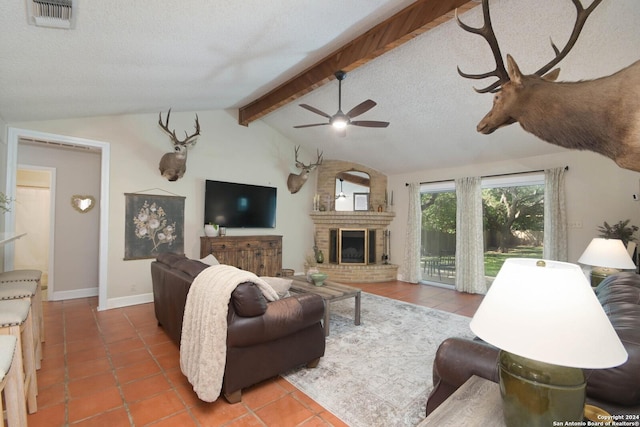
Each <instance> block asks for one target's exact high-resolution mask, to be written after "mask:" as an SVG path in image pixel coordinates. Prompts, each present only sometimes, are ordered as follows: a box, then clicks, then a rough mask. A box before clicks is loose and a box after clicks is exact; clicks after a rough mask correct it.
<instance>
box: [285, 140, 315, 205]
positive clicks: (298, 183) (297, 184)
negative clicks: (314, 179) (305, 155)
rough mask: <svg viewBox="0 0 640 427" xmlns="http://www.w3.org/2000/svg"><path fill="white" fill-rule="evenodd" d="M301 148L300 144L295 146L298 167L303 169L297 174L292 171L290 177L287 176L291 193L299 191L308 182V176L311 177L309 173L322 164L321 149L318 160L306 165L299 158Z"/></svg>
mask: <svg viewBox="0 0 640 427" xmlns="http://www.w3.org/2000/svg"><path fill="white" fill-rule="evenodd" d="M299 149H300V146H299V145H298V146H297V147H296V148H295V151H296V167H297V168H298V169H302V171H301V172H300V173H299V174H297V175H296V174H294V173H290V174H289V177H288V178H287V188H288V189H289V191H290V192H291V194H296V193H297V192H298V191H300V189H301V188H302V186H303V185H304V183H305V182H307V178H309V174H310V173H311V171H313V170H314V169H315V168H316V167H318V166H320V165H321V164H322V153H321V152H320V151H317V153H318V160H316V162H315V163H310V164H309V165H305V164H304V163H302V162H300V161H299V160H298V150H299Z"/></svg>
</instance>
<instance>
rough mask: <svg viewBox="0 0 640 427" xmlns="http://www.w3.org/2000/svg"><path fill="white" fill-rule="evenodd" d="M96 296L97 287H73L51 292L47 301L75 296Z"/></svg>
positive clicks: (62, 299)
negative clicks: (68, 289)
mask: <svg viewBox="0 0 640 427" xmlns="http://www.w3.org/2000/svg"><path fill="white" fill-rule="evenodd" d="M97 296H98V287H95V288H85V289H75V290H73V291H58V292H53V295H51V294H49V301H64V300H68V299H76V298H89V297H97Z"/></svg>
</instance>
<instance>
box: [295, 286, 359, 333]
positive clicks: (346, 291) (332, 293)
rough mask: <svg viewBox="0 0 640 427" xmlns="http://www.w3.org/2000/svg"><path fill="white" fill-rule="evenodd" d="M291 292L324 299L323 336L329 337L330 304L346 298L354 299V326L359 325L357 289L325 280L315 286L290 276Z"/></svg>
mask: <svg viewBox="0 0 640 427" xmlns="http://www.w3.org/2000/svg"><path fill="white" fill-rule="evenodd" d="M291 279H293V282H291V289H290V290H291V292H295V293H311V294H316V295H320V296H321V297H322V299H324V335H325V336H328V335H329V318H330V316H331V310H330V309H329V307H330V303H331V302H333V301H340V300H343V299H347V298H355V313H354V322H353V323H354V324H356V325H359V324H360V292H362V291H361V290H360V289H358V288H354V287H352V286H347V285H343V284H342V283H338V282H334V281H331V280H325V281H324V284H323V285H322V286H315V285H314V284H313V283H309V282H307V277H306V276H292V277H291Z"/></svg>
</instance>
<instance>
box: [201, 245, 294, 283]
mask: <svg viewBox="0 0 640 427" xmlns="http://www.w3.org/2000/svg"><path fill="white" fill-rule="evenodd" d="M209 254H213V256H215V257H216V258H217V259H218V261H219V262H220V264H227V265H232V266H234V267H238V268H241V269H243V270H247V271H251V272H253V273H255V274H257V275H258V276H272V277H275V276H280V275H281V274H282V236H219V237H206V236H202V237H200V258H204V257H206V256H207V255H209Z"/></svg>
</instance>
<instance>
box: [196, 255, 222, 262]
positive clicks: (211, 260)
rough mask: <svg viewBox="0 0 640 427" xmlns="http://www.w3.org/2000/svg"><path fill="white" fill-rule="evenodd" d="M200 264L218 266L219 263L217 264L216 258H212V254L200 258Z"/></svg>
mask: <svg viewBox="0 0 640 427" xmlns="http://www.w3.org/2000/svg"><path fill="white" fill-rule="evenodd" d="M200 262H203V263H205V264H207V265H218V264H220V262H218V259H217V258H216V257H214V256H213V254H209V255H207V256H206V257H204V258H202V259H201V260H200Z"/></svg>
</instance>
